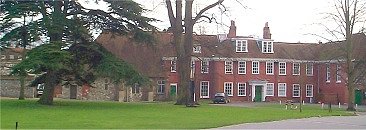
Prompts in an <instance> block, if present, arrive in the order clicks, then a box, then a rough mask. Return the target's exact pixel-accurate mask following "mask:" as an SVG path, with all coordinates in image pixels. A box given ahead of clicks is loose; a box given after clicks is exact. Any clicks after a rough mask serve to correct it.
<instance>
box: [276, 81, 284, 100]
mask: <svg viewBox="0 0 366 130" xmlns="http://www.w3.org/2000/svg"><path fill="white" fill-rule="evenodd" d="M277 87H278V96H279V97H286V83H278V86H277Z"/></svg>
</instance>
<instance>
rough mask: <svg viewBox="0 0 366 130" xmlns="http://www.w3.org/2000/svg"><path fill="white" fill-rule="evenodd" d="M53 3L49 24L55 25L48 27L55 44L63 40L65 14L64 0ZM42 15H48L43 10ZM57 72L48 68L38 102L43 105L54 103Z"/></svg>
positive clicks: (52, 42)
mask: <svg viewBox="0 0 366 130" xmlns="http://www.w3.org/2000/svg"><path fill="white" fill-rule="evenodd" d="M53 4H54V6H53V8H54V12H53V13H52V14H53V15H52V19H51V21H50V23H49V24H54V26H52V27H53V28H47V29H48V33H49V37H50V43H51V44H55V42H61V41H62V33H63V30H64V23H63V22H62V20H63V19H62V18H61V17H65V15H64V14H62V11H61V5H62V1H53ZM42 15H46V14H45V12H43V13H42ZM43 17H44V18H46V17H47V16H43ZM45 20H48V19H45ZM60 49H61V48H60ZM56 74H57V70H52V68H51V69H50V70H47V73H46V81H45V85H44V87H45V88H44V90H43V94H42V96H41V98H40V99H39V100H38V102H39V103H40V104H43V105H52V104H53V94H54V90H55V86H56V85H57V81H58V78H59V77H58V76H57V75H56Z"/></svg>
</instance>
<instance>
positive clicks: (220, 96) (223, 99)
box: [213, 93, 230, 104]
mask: <svg viewBox="0 0 366 130" xmlns="http://www.w3.org/2000/svg"><path fill="white" fill-rule="evenodd" d="M229 102H230V99H229V97H228V96H227V94H225V93H216V94H215V98H214V99H213V103H215V104H216V103H229Z"/></svg>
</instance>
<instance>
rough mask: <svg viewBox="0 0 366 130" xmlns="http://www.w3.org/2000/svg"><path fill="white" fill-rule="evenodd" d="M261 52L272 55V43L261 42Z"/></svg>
mask: <svg viewBox="0 0 366 130" xmlns="http://www.w3.org/2000/svg"><path fill="white" fill-rule="evenodd" d="M262 52H263V53H273V42H271V41H263V42H262Z"/></svg>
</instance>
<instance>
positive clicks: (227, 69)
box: [225, 61, 233, 74]
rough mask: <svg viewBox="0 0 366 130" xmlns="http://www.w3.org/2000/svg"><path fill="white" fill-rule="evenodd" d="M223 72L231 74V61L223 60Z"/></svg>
mask: <svg viewBox="0 0 366 130" xmlns="http://www.w3.org/2000/svg"><path fill="white" fill-rule="evenodd" d="M225 74H233V62H232V61H225Z"/></svg>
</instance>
